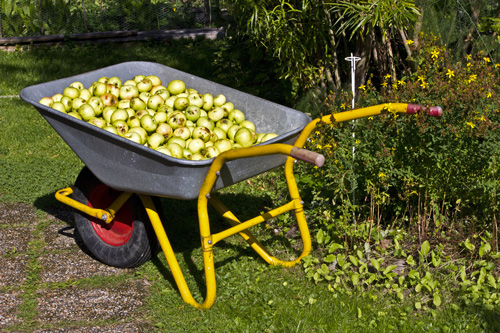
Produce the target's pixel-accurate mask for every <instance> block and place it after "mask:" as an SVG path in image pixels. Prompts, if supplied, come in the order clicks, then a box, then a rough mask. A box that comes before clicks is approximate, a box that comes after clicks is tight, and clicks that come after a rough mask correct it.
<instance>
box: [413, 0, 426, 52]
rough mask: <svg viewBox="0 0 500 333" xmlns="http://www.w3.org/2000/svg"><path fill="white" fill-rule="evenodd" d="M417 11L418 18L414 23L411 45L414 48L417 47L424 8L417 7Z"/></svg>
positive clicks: (421, 6)
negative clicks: (418, 13) (418, 12)
mask: <svg viewBox="0 0 500 333" xmlns="http://www.w3.org/2000/svg"><path fill="white" fill-rule="evenodd" d="M418 10H419V11H420V15H419V16H418V19H417V22H415V26H414V27H413V39H412V40H413V44H415V47H417V46H418V42H419V35H420V31H422V20H423V19H424V6H423V5H419V6H418Z"/></svg>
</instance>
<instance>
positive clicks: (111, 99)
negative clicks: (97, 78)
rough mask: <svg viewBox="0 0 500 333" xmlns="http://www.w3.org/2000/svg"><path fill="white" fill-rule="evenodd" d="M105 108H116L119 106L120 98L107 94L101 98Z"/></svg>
mask: <svg viewBox="0 0 500 333" xmlns="http://www.w3.org/2000/svg"><path fill="white" fill-rule="evenodd" d="M100 98H101V100H102V104H103V105H104V106H116V104H118V97H116V96H115V95H113V94H110V93H105V94H102V95H101V96H100Z"/></svg>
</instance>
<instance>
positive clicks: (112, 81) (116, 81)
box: [106, 76, 122, 88]
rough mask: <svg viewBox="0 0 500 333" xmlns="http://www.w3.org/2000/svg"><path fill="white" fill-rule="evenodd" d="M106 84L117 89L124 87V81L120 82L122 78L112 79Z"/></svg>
mask: <svg viewBox="0 0 500 333" xmlns="http://www.w3.org/2000/svg"><path fill="white" fill-rule="evenodd" d="M106 83H107V84H112V85H114V86H115V87H117V88H120V87H121V86H122V80H120V78H119V77H117V76H112V77H110V78H109V79H108V81H107V82H106Z"/></svg>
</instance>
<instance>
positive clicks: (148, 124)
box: [141, 114, 158, 133]
mask: <svg viewBox="0 0 500 333" xmlns="http://www.w3.org/2000/svg"><path fill="white" fill-rule="evenodd" d="M141 127H142V128H144V129H145V130H146V131H147V132H148V133H153V132H154V131H156V128H157V127H158V124H157V123H156V120H155V119H154V118H153V117H152V116H151V115H149V114H145V115H144V116H142V117H141Z"/></svg>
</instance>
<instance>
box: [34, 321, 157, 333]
mask: <svg viewBox="0 0 500 333" xmlns="http://www.w3.org/2000/svg"><path fill="white" fill-rule="evenodd" d="M153 330H154V327H153V326H151V325H150V324H148V323H123V324H121V323H120V324H115V325H108V326H83V327H65V328H56V329H44V330H36V331H34V333H59V332H73V333H89V332H90V333H108V332H109V333H115V332H127V333H135V332H151V331H153Z"/></svg>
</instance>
